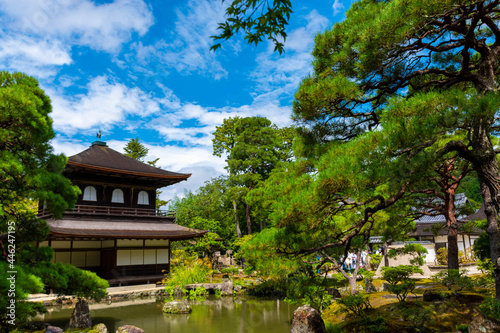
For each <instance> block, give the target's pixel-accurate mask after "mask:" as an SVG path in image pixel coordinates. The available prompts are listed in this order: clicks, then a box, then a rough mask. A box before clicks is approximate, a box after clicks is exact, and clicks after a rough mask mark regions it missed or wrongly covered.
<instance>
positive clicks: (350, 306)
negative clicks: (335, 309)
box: [336, 293, 372, 318]
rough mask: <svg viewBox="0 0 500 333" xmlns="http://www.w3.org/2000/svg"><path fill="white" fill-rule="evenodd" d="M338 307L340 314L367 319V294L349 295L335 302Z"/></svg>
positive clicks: (368, 298) (368, 306)
mask: <svg viewBox="0 0 500 333" xmlns="http://www.w3.org/2000/svg"><path fill="white" fill-rule="evenodd" d="M336 302H337V304H338V305H340V312H342V313H347V314H353V315H355V316H358V317H360V318H366V317H367V310H368V309H371V307H372V306H371V304H370V296H368V295H367V294H362V293H358V294H351V295H347V296H344V297H342V298H339V299H337V300H336Z"/></svg>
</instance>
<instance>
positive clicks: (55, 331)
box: [45, 326, 63, 333]
mask: <svg viewBox="0 0 500 333" xmlns="http://www.w3.org/2000/svg"><path fill="white" fill-rule="evenodd" d="M45 333H63V329H62V328H60V327H56V326H48V327H47V329H46V330H45Z"/></svg>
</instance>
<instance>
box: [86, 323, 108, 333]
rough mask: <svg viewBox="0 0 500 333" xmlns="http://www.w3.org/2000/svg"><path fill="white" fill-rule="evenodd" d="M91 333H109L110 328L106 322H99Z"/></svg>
mask: <svg viewBox="0 0 500 333" xmlns="http://www.w3.org/2000/svg"><path fill="white" fill-rule="evenodd" d="M89 333H108V328H107V327H106V325H104V324H97V325H95V326H94V327H92V329H91V330H90V331H89Z"/></svg>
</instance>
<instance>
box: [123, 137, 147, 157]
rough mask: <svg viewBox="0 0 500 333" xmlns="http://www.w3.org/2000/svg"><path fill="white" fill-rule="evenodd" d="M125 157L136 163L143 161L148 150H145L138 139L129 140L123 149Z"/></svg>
mask: <svg viewBox="0 0 500 333" xmlns="http://www.w3.org/2000/svg"><path fill="white" fill-rule="evenodd" d="M123 150H124V151H125V155H126V156H128V157H132V158H133V159H136V160H138V161H141V162H142V161H143V159H144V157H146V156H147V155H148V152H149V149H148V148H146V147H145V146H144V145H143V144H142V143H141V142H140V141H139V138H134V139H130V141H129V142H127V144H126V145H125V147H124V148H123Z"/></svg>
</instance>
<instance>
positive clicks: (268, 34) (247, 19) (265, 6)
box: [210, 0, 292, 54]
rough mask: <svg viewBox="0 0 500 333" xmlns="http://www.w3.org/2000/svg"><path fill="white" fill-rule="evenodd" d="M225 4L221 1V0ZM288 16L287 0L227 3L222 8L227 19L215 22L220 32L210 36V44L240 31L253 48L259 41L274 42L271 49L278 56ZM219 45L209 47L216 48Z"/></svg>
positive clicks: (251, 0)
mask: <svg viewBox="0 0 500 333" xmlns="http://www.w3.org/2000/svg"><path fill="white" fill-rule="evenodd" d="M222 2H225V0H222ZM291 13H292V2H291V1H290V0H273V1H272V2H271V1H270V0H231V1H230V4H229V6H228V7H227V8H226V17H227V20H226V21H225V22H223V23H219V26H218V28H217V29H219V30H221V33H220V34H219V35H216V36H212V38H213V39H214V41H218V40H227V39H229V38H231V37H232V36H233V35H234V34H237V33H239V32H240V30H241V31H243V32H244V34H245V39H246V40H247V42H248V43H249V44H251V43H253V44H255V45H257V44H258V43H259V42H262V40H263V38H266V39H269V40H271V41H272V42H273V43H274V50H275V51H278V52H279V53H280V54H281V53H282V52H283V50H284V44H283V43H284V41H285V39H286V31H285V28H286V26H287V25H288V20H289V19H290V14H291ZM220 47H221V45H220V43H217V44H214V45H212V46H211V47H210V49H211V50H214V51H215V50H217V49H218V48H220Z"/></svg>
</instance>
